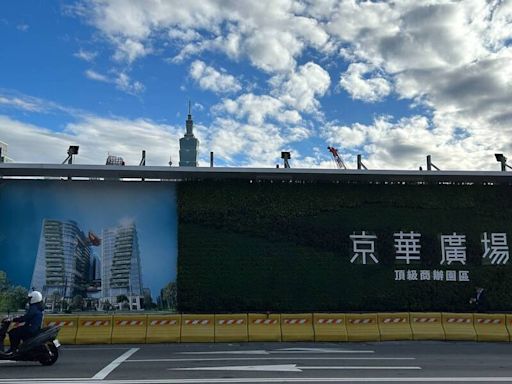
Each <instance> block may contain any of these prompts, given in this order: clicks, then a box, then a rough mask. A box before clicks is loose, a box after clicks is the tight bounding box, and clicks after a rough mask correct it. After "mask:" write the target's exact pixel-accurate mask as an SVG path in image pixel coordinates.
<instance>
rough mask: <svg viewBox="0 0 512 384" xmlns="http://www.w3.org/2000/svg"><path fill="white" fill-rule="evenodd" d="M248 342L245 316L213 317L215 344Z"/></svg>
mask: <svg viewBox="0 0 512 384" xmlns="http://www.w3.org/2000/svg"><path fill="white" fill-rule="evenodd" d="M242 341H249V335H248V331H247V314H245V313H244V314H229V315H215V342H216V343H217V342H242Z"/></svg>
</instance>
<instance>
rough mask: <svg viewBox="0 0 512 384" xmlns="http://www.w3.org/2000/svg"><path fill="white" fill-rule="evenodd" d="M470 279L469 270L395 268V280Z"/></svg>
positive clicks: (465, 280) (461, 280)
mask: <svg viewBox="0 0 512 384" xmlns="http://www.w3.org/2000/svg"><path fill="white" fill-rule="evenodd" d="M418 280H419V281H430V280H432V281H448V282H450V281H460V282H468V281H469V271H455V270H446V271H444V270H440V269H434V270H433V271H430V270H425V269H421V270H419V271H417V270H415V269H407V270H405V269H395V281H418Z"/></svg>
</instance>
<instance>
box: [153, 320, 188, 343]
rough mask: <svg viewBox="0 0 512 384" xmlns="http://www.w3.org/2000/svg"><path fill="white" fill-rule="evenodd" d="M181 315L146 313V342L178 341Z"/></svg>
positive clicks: (179, 338)
mask: <svg viewBox="0 0 512 384" xmlns="http://www.w3.org/2000/svg"><path fill="white" fill-rule="evenodd" d="M180 340H181V315H148V320H147V329H146V343H179V342H180Z"/></svg>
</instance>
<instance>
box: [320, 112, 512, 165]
mask: <svg viewBox="0 0 512 384" xmlns="http://www.w3.org/2000/svg"><path fill="white" fill-rule="evenodd" d="M511 131H512V130H511ZM511 133H512V132H511ZM498 136H499V135H498V134H495V135H492V136H488V135H487V133H484V132H482V133H480V134H475V133H474V134H472V135H466V134H463V135H459V136H458V137H457V135H456V134H454V132H452V131H451V132H446V131H445V130H443V129H442V128H437V127H435V126H434V125H433V123H432V121H430V120H429V119H428V118H426V117H425V116H412V117H408V118H402V119H399V120H398V121H394V120H392V119H391V118H389V117H378V118H376V119H375V120H374V122H373V123H372V124H370V125H363V124H358V123H356V124H353V125H351V126H338V125H330V126H328V127H326V128H325V129H324V130H323V132H322V137H324V138H325V139H326V140H327V141H328V142H329V143H332V144H333V145H334V146H336V147H337V148H338V150H340V153H341V154H342V156H343V157H344V159H345V161H346V162H347V159H348V160H349V162H350V163H352V164H349V165H351V166H352V168H354V162H355V155H356V154H357V153H362V154H364V155H365V157H366V159H365V164H366V165H367V166H369V168H373V169H384V168H394V169H404V168H405V169H418V167H419V166H422V165H423V166H424V165H425V157H426V155H427V154H430V155H432V158H433V161H434V162H435V163H436V164H437V165H438V166H439V167H440V168H441V169H443V170H450V169H461V168H462V169H474V168H475V167H476V168H477V169H494V170H496V165H495V163H496V161H495V159H494V153H495V151H498V152H499V151H503V150H504V149H506V148H512V139H508V140H505V141H503V142H501V143H500V144H498V140H497V139H498Z"/></svg>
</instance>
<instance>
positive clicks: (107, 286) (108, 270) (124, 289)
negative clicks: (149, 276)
mask: <svg viewBox="0 0 512 384" xmlns="http://www.w3.org/2000/svg"><path fill="white" fill-rule="evenodd" d="M102 235H103V236H102V252H101V282H102V283H101V290H102V295H101V296H102V300H103V301H107V300H108V301H109V302H110V303H111V304H116V303H117V298H118V297H119V296H121V295H124V296H126V297H127V298H128V300H129V303H130V308H131V309H141V305H142V298H143V289H142V273H141V263H140V252H139V243H138V237H137V229H136V226H135V223H133V222H131V223H127V224H123V225H119V226H117V227H114V228H108V229H104V230H103V232H102Z"/></svg>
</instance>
